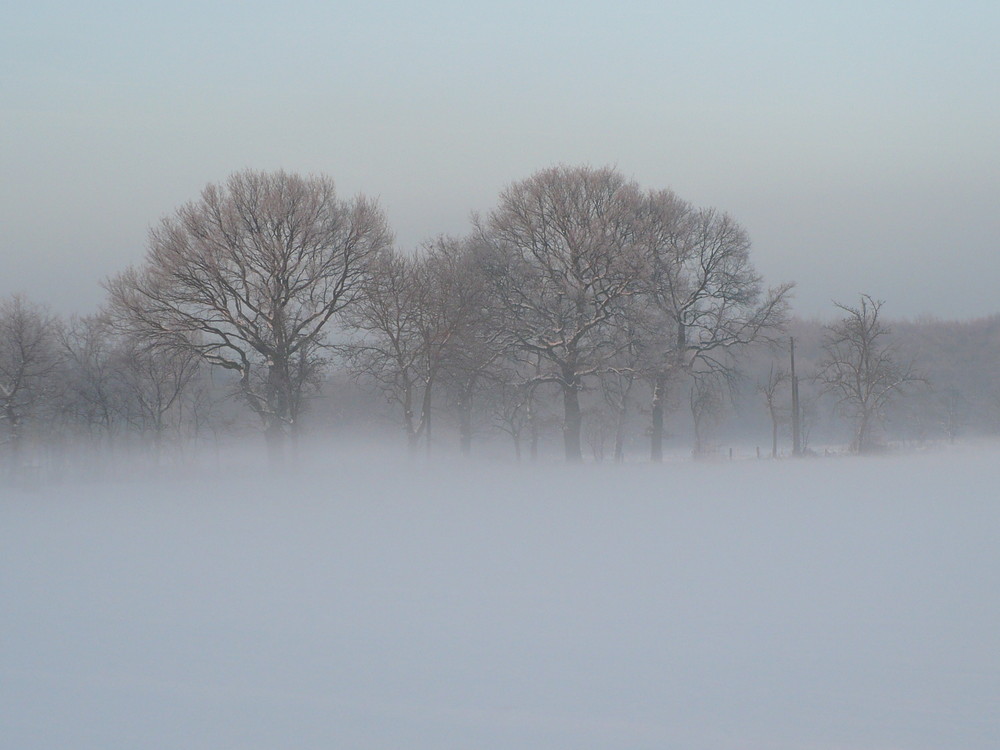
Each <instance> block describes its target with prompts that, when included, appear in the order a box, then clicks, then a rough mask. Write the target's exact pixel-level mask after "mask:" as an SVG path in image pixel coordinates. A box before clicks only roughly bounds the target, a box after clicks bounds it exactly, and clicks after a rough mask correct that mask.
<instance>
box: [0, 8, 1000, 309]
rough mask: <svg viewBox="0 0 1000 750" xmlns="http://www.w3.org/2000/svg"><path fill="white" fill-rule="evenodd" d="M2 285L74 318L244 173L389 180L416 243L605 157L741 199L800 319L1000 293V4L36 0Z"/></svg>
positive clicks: (1, 227)
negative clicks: (188, 211)
mask: <svg viewBox="0 0 1000 750" xmlns="http://www.w3.org/2000/svg"><path fill="white" fill-rule="evenodd" d="M2 15H3V18H4V22H3V24H2V26H0V104H2V117H0V258H2V266H0V268H2V274H0V294H7V293H9V292H12V291H23V292H25V293H27V294H28V295H29V296H31V297H32V298H34V299H37V300H39V301H43V302H47V303H49V304H50V305H52V306H53V308H55V309H57V310H59V311H61V312H70V311H77V312H88V311H90V310H92V309H93V308H94V307H95V306H96V305H97V304H99V302H100V300H101V297H102V292H101V290H100V287H99V282H100V280H101V279H102V278H104V277H105V276H107V275H109V274H112V273H115V272H117V271H118V270H120V269H122V268H124V267H125V266H126V265H128V264H129V263H133V262H137V261H139V260H141V258H142V254H143V252H144V246H145V234H146V230H147V228H148V227H149V226H150V225H151V224H152V223H154V222H155V221H157V220H158V218H159V217H160V216H162V215H164V214H166V213H169V212H171V211H172V210H173V209H174V208H175V207H176V206H177V205H179V204H180V203H182V202H184V201H186V200H189V199H192V198H194V197H196V196H197V194H198V192H199V191H200V190H201V188H202V187H203V186H204V185H205V184H206V183H207V182H210V181H221V180H223V179H225V177H226V176H227V175H228V174H229V173H230V172H232V171H235V170H238V169H242V168H245V167H254V168H259V169H273V168H278V167H283V168H285V169H289V170H295V171H301V172H323V173H326V174H329V175H331V176H332V177H333V178H334V179H335V180H336V181H337V183H338V185H339V187H340V190H341V192H342V193H343V194H345V195H350V194H353V193H355V192H359V191H360V192H364V193H367V194H370V195H375V196H379V197H380V198H381V201H382V204H383V206H384V207H385V209H386V211H387V213H388V215H389V219H390V221H391V222H392V224H393V227H394V229H395V231H396V233H397V237H398V241H399V244H400V245H401V246H404V247H406V246H413V245H415V244H417V243H419V242H420V241H421V240H423V239H426V238H429V237H430V236H432V235H434V234H437V233H439V232H451V233H458V232H463V231H465V230H466V228H467V227H468V216H469V213H470V212H471V211H474V210H478V211H485V210H488V209H489V208H490V207H491V205H492V204H493V202H494V200H495V198H496V195H497V193H498V192H499V191H500V190H501V189H502V188H503V187H504V185H506V184H507V183H509V182H511V181H512V180H517V179H521V178H523V177H526V176H528V175H529V174H531V173H532V172H533V171H535V170H537V169H540V168H542V167H545V166H549V165H551V164H553V163H557V162H565V163H571V164H575V163H589V164H593V165H604V164H613V165H616V166H617V167H618V168H619V169H620V170H621V171H623V172H624V173H626V174H627V175H629V176H632V177H635V178H636V179H638V180H639V181H640V182H641V183H642V184H643V185H644V186H647V187H656V188H659V187H670V188H673V189H674V190H675V191H676V192H677V193H679V194H680V195H681V196H682V197H684V198H687V199H688V200H691V201H693V202H695V203H697V204H699V205H712V206H716V207H718V208H720V209H724V210H727V211H729V212H730V213H732V214H733V215H734V216H735V217H736V218H737V219H739V220H740V221H741V222H742V223H743V224H744V225H745V226H746V227H747V229H748V230H749V231H750V234H751V236H752V237H753V239H754V254H755V259H756V262H757V265H758V267H759V268H760V269H761V271H763V272H764V273H765V275H766V276H767V278H768V279H769V280H770V281H774V282H777V281H782V280H794V281H796V282H798V293H797V302H796V308H797V310H798V311H799V312H800V313H802V314H805V315H813V314H825V313H827V311H828V310H829V308H830V305H829V302H830V300H831V299H832V298H837V299H847V300H849V299H850V298H851V297H853V296H854V295H856V294H857V293H858V292H861V291H865V292H870V293H872V294H873V295H875V296H879V297H882V298H884V299H886V300H887V307H886V312H887V314H890V315H917V314H920V313H925V312H928V313H934V314H938V315H943V316H953V317H967V316H974V315H983V314H989V313H994V312H1000V294H998V293H997V292H996V288H997V279H998V278H1000V241H998V237H1000V210H998V204H1000V145H998V139H1000V43H998V41H997V40H998V39H1000V3H997V2H965V3H960V4H956V5H954V6H951V7H949V6H947V5H945V4H943V3H939V2H937V3H928V2H906V3H903V2H898V3H887V2H883V3H878V2H866V3H862V2H840V3H836V4H834V3H829V4H823V5H820V4H818V3H812V4H809V3H801V2H770V3H766V2H756V3H737V2H729V3H706V2H674V3H669V2H660V3H654V2H638V1H635V0H632V1H629V0H623V1H620V2H614V3H611V2H572V3H571V2H549V3H544V4H539V3H537V2H505V3H500V2H498V3H476V2H469V1H468V0H467V1H466V2H445V1H442V0H432V1H431V2H425V3H423V4H416V3H395V2H365V3H357V4H343V3H335V2H333V3H321V2H305V1H303V0H291V1H290V2H284V3H280V4H279V3H263V2H241V3H236V2H220V3H205V2H199V3H194V2H171V3H166V2H164V3H143V2H134V1H133V2H91V3H86V4H84V3H79V2H46V1H45V0H41V1H40V2H32V3H27V2H21V3H17V4H16V6H15V5H14V4H8V5H7V6H6V7H4V8H3V14H2Z"/></svg>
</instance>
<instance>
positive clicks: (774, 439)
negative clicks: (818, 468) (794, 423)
mask: <svg viewBox="0 0 1000 750" xmlns="http://www.w3.org/2000/svg"><path fill="white" fill-rule="evenodd" d="M790 380H791V375H790V374H789V373H788V371H787V370H785V369H784V368H781V367H779V368H778V369H775V368H774V365H773V364H772V365H771V369H770V371H769V372H768V374H767V380H766V381H764V382H763V383H758V384H757V392H758V393H759V394H761V395H762V396H763V397H764V401H765V402H766V403H767V413H768V415H769V416H770V417H771V458H777V457H778V428H779V427H780V426H781V425H782V424H784V423H785V422H787V421H788V417H789V415H788V413H787V410H786V409H785V407H783V406H782V403H781V399H780V398H779V389H780V388H781V386H782V385H784V384H785V383H787V382H789V381H790Z"/></svg>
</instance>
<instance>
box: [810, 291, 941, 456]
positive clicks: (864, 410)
mask: <svg viewBox="0 0 1000 750" xmlns="http://www.w3.org/2000/svg"><path fill="white" fill-rule="evenodd" d="M834 304H835V305H836V306H837V308H838V309H839V310H841V311H842V312H844V313H845V316H844V317H843V318H841V319H840V320H839V321H837V322H836V323H833V324H831V325H829V326H827V327H826V337H825V339H824V341H823V353H824V358H823V360H822V361H821V362H820V368H819V373H818V378H819V380H820V382H821V383H822V384H823V390H824V392H825V393H830V394H833V395H834V396H835V397H836V399H837V404H838V406H839V407H840V409H841V411H842V412H843V413H844V414H845V415H847V416H848V417H850V418H851V419H852V421H853V422H854V440H853V442H852V443H851V448H852V450H854V451H855V452H857V453H869V452H871V451H872V450H874V449H875V448H876V447H877V446H878V440H877V436H876V428H877V427H878V425H879V423H880V422H881V420H882V419H883V418H884V416H885V409H886V407H887V406H888V405H889V403H891V402H892V400H893V399H895V398H896V397H898V396H900V395H901V394H903V393H905V392H907V391H908V390H909V389H910V388H911V387H912V386H914V385H916V384H918V383H921V382H924V379H923V378H922V377H921V376H920V375H919V374H918V373H917V372H916V368H915V367H914V365H913V363H912V362H910V363H905V362H900V361H899V359H898V358H897V356H896V352H895V349H894V348H893V346H892V345H891V344H889V343H888V341H887V340H886V339H887V337H888V336H889V334H890V332H891V331H890V329H889V327H888V326H886V325H885V323H884V322H883V321H882V320H881V319H880V314H881V311H882V306H883V305H884V304H885V302H884V301H883V300H878V299H874V298H873V297H871V296H870V295H868V294H862V295H861V296H860V299H859V301H858V304H857V306H855V307H852V306H850V305H845V304H841V303H840V302H835V303H834Z"/></svg>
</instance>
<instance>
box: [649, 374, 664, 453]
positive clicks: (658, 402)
mask: <svg viewBox="0 0 1000 750" xmlns="http://www.w3.org/2000/svg"><path fill="white" fill-rule="evenodd" d="M666 392H667V376H666V375H664V374H662V373H661V374H658V375H657V376H656V381H655V383H654V384H653V424H652V430H651V431H650V437H649V460H650V461H652V462H653V463H660V462H662V461H663V402H664V400H665V398H666Z"/></svg>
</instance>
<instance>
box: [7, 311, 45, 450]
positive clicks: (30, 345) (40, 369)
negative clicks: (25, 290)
mask: <svg viewBox="0 0 1000 750" xmlns="http://www.w3.org/2000/svg"><path fill="white" fill-rule="evenodd" d="M56 329H57V326H56V320H55V318H54V317H53V316H52V315H50V314H49V313H48V311H46V310H45V308H43V307H41V306H39V305H36V304H33V303H31V302H28V301H27V300H25V299H24V298H23V297H21V296H18V295H15V296H13V297H10V298H8V299H5V300H3V301H0V421H2V422H3V423H4V424H5V426H6V432H7V442H8V444H9V449H10V459H11V464H12V465H13V466H17V465H18V463H19V460H20V455H21V452H22V449H23V445H24V436H25V426H26V422H27V421H28V420H29V419H30V418H31V417H33V416H36V415H37V414H38V413H39V411H40V410H41V409H42V407H44V406H45V405H46V401H47V400H48V398H49V397H50V396H51V395H52V389H53V386H54V380H53V374H54V373H55V371H56V369H57V367H58V366H59V357H58V351H57V341H56Z"/></svg>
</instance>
